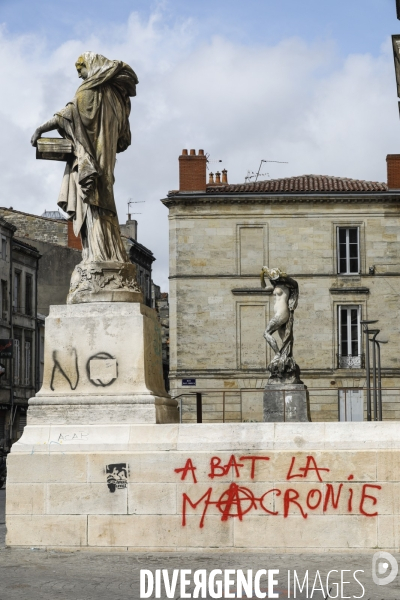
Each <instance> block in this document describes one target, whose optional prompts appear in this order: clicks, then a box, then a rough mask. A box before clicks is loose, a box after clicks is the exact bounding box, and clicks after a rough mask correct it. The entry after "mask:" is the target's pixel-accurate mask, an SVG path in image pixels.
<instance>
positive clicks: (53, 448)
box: [6, 53, 400, 589]
mask: <svg viewBox="0 0 400 600" xmlns="http://www.w3.org/2000/svg"><path fill="white" fill-rule="evenodd" d="M77 69H78V73H79V74H80V76H81V77H82V79H83V80H84V82H83V84H82V86H81V87H80V88H79V89H78V91H77V94H76V96H75V98H74V100H73V101H72V102H71V103H69V104H68V105H67V107H66V108H65V109H63V110H62V111H60V112H59V113H57V114H56V115H55V117H53V119H51V120H50V121H48V122H47V123H45V124H44V125H42V126H41V127H40V128H39V129H38V130H37V131H36V132H35V134H34V136H33V139H32V142H33V144H34V145H35V144H37V155H38V158H45V159H51V160H65V161H66V163H67V165H66V169H65V175H64V180H63V185H62V189H61V194H60V204H61V206H62V207H63V208H64V209H65V210H66V211H67V212H68V214H69V215H70V217H71V218H73V219H74V226H75V231H76V232H79V233H80V234H81V237H82V242H83V248H84V250H83V257H82V262H81V264H80V265H78V267H77V269H76V271H75V272H74V274H73V276H72V280H71V290H70V293H69V296H68V300H67V304H66V305H65V306H53V307H52V308H51V312H50V316H49V317H48V318H47V320H46V341H45V366H44V381H43V387H42V389H41V390H40V391H39V392H38V394H36V396H35V398H32V399H31V400H30V404H29V411H28V424H27V426H26V427H25V429H24V433H23V435H22V437H21V439H20V440H19V441H18V442H16V443H15V444H14V445H13V446H12V449H11V453H10V455H9V457H8V459H7V500H6V502H7V504H6V526H7V537H6V544H7V546H11V547H14V548H15V547H19V548H21V547H25V548H34V549H37V548H41V549H46V548H47V549H56V550H58V551H59V550H60V549H62V550H63V551H69V550H85V549H86V550H109V551H119V552H120V551H130V550H133V551H135V552H137V551H143V552H154V551H156V550H159V551H164V552H179V553H182V552H185V551H187V550H189V551H194V552H207V553H208V552H213V553H216V556H217V554H220V553H221V552H223V551H224V550H225V551H227V552H249V551H256V552H259V553H260V552H276V551H277V549H279V550H282V552H293V551H295V552H296V551H301V552H306V551H314V552H315V551H324V552H327V551H328V552H330V551H332V549H333V550H337V551H341V552H348V551H351V550H352V549H353V550H355V551H358V550H359V549H369V550H371V551H375V550H374V549H375V548H377V547H384V548H386V549H388V550H389V551H391V552H394V551H397V550H398V530H399V523H400V517H399V514H398V513H399V511H398V502H397V500H396V498H397V495H398V485H399V484H398V481H399V474H398V469H396V468H394V467H393V465H398V464H399V454H400V439H399V432H398V425H397V423H390V422H386V423H385V422H382V423H381V422H377V423H306V422H294V423H276V422H270V423H203V424H192V423H183V424H179V423H177V422H176V421H177V406H176V401H175V400H173V399H171V398H170V397H169V396H168V395H167V393H166V392H165V389H164V385H163V380H162V375H161V344H160V335H159V326H158V322H157V319H156V316H155V313H154V311H152V310H151V309H149V308H148V307H146V306H143V304H142V303H141V298H142V296H141V291H140V289H139V288H138V286H137V284H136V279H135V271H134V266H133V265H131V264H129V263H128V262H127V257H126V256H125V252H124V249H123V246H122V244H121V240H120V234H119V228H118V221H117V215H116V209H115V203H114V197H113V181H114V176H113V171H114V164H115V156H116V153H117V152H119V151H123V150H125V149H126V147H127V146H128V145H129V142H130V132H129V123H128V115H129V107H130V100H129V98H130V97H131V96H133V95H134V93H135V86H136V84H137V78H136V75H135V74H134V72H133V71H132V69H130V67H128V66H127V65H125V64H124V63H122V62H119V61H109V60H107V59H106V58H104V57H102V56H100V55H97V54H93V53H85V54H83V55H82V56H81V57H80V58H79V59H78V62H77ZM55 128H57V129H58V130H59V131H60V133H61V134H62V136H63V139H49V138H47V139H43V138H40V136H41V135H42V133H44V132H46V131H50V130H52V129H55ZM265 275H267V277H268V279H269V280H270V283H271V285H272V287H273V288H274V296H275V316H274V318H273V319H272V320H271V322H270V323H269V324H268V327H267V330H266V332H265V337H266V339H267V341H268V343H269V344H270V345H271V347H272V348H273V350H274V352H275V356H274V358H273V360H272V362H271V364H270V365H269V367H268V368H269V371H270V380H269V382H268V384H267V386H266V390H265V395H264V407H265V409H264V420H265V421H307V420H308V419H307V403H306V390H305V386H304V385H303V384H302V382H301V380H300V369H299V367H298V366H297V364H296V363H295V361H294V358H293V356H292V351H293V313H294V310H295V308H296V305H297V298H298V285H297V282H296V281H294V280H293V279H291V278H290V277H287V275H285V274H284V273H282V272H280V271H279V270H278V269H267V268H266V267H264V269H263V274H262V277H263V280H264V277H265ZM275 331H278V333H279V334H280V336H281V339H282V347H281V348H280V349H279V347H278V345H277V343H276V340H274V338H273V333H274V332H275ZM188 351H190V348H188ZM212 358H213V357H212V356H211V357H209V359H210V360H212ZM289 398H290V400H289ZM285 399H286V401H285ZM321 532H322V533H321ZM318 589H320V588H319V587H318Z"/></svg>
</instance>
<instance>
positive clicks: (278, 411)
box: [263, 383, 311, 423]
mask: <svg viewBox="0 0 400 600" xmlns="http://www.w3.org/2000/svg"><path fill="white" fill-rule="evenodd" d="M263 421H264V422H267V423H280V422H288V423H299V422H300V423H304V422H307V421H311V418H310V409H309V403H308V397H307V388H306V386H305V385H304V384H303V383H299V384H293V383H287V384H267V385H266V386H265V388H264V397H263Z"/></svg>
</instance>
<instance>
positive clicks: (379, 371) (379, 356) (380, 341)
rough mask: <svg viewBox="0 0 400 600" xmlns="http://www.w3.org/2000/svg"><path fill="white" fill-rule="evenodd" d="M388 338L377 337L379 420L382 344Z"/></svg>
mask: <svg viewBox="0 0 400 600" xmlns="http://www.w3.org/2000/svg"><path fill="white" fill-rule="evenodd" d="M387 343H388V341H387V340H377V339H376V338H375V344H376V350H377V357H378V421H382V373H381V344H387Z"/></svg>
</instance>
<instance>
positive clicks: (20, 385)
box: [0, 217, 44, 448]
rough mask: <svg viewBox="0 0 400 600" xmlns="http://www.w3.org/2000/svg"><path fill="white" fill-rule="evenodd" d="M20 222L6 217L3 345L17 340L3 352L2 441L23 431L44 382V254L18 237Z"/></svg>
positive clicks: (0, 261)
mask: <svg viewBox="0 0 400 600" xmlns="http://www.w3.org/2000/svg"><path fill="white" fill-rule="evenodd" d="M15 233H16V227H15V226H13V225H12V224H11V223H9V222H7V221H6V220H5V219H3V218H1V217H0V236H1V253H0V294H1V298H0V304H1V313H0V314H1V319H0V338H1V340H2V342H1V344H0V346H1V347H2V348H5V347H6V345H7V344H6V341H7V340H12V354H13V357H12V358H4V356H0V364H1V366H2V369H3V368H4V369H5V372H4V373H3V375H2V376H1V378H0V446H1V447H5V448H9V447H10V441H11V442H14V441H16V440H17V439H19V437H20V436H21V435H22V432H23V428H24V426H25V424H26V411H27V407H28V399H29V398H30V397H32V396H33V395H34V394H35V392H36V391H37V390H38V389H39V387H40V384H41V364H40V355H41V348H40V344H41V340H42V338H43V328H44V319H43V318H41V317H40V316H38V315H37V281H38V277H37V275H38V267H39V259H40V253H39V251H38V250H37V249H36V248H34V247H33V246H31V245H30V244H27V243H26V242H25V240H22V239H18V238H16V237H14V236H15Z"/></svg>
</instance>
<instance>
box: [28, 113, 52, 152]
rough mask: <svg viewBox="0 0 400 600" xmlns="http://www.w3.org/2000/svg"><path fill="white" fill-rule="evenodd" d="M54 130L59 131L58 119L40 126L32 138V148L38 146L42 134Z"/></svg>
mask: <svg viewBox="0 0 400 600" xmlns="http://www.w3.org/2000/svg"><path fill="white" fill-rule="evenodd" d="M54 129H58V124H57V119H56V117H52V118H51V119H50V120H49V121H46V123H43V125H39V127H38V128H37V129H36V131H35V133H34V134H33V136H32V137H31V144H32V146H36V144H37V141H38V139H39V138H40V137H41V135H42V133H45V132H46V131H53V130H54Z"/></svg>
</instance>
